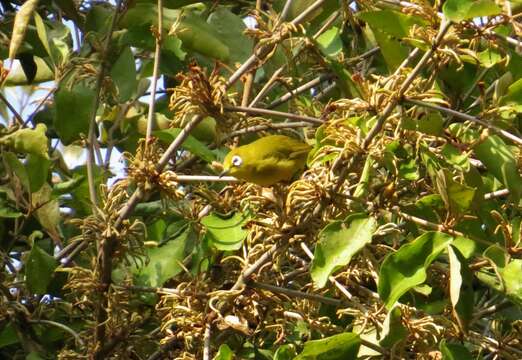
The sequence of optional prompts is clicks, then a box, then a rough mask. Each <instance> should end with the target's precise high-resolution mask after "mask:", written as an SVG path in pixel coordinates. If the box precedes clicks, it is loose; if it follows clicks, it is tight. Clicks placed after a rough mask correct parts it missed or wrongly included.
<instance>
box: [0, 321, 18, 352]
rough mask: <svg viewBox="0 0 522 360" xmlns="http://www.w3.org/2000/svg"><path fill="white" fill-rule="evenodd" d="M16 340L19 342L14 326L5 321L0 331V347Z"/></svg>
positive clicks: (14, 342)
mask: <svg viewBox="0 0 522 360" xmlns="http://www.w3.org/2000/svg"><path fill="white" fill-rule="evenodd" d="M18 342H20V340H19V339H18V335H17V334H16V330H15V328H14V327H13V325H11V323H7V325H5V327H4V328H3V329H2V331H0V349H1V348H3V347H5V346H9V345H12V344H16V343H18Z"/></svg>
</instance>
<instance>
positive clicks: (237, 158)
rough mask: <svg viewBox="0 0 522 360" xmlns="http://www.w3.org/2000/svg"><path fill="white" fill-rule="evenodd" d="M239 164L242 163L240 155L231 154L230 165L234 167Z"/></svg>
mask: <svg viewBox="0 0 522 360" xmlns="http://www.w3.org/2000/svg"><path fill="white" fill-rule="evenodd" d="M241 164H243V159H241V157H240V156H238V155H234V156H232V165H234V166H235V167H240V166H241Z"/></svg>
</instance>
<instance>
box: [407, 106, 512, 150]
mask: <svg viewBox="0 0 522 360" xmlns="http://www.w3.org/2000/svg"><path fill="white" fill-rule="evenodd" d="M405 101H407V102H409V103H410V104H413V105H417V106H421V107H424V108H428V109H432V110H437V111H440V112H444V113H446V114H449V115H452V116H454V117H458V118H460V119H463V120H468V121H471V122H474V123H477V124H480V125H482V126H484V127H486V128H488V129H491V130H493V131H495V132H496V133H498V134H500V135H502V136H503V137H505V138H506V139H509V140H511V141H513V142H515V143H517V144H519V145H522V139H521V138H519V137H518V136H516V135H513V134H511V133H510V132H508V131H506V130H504V129H501V128H499V127H498V126H495V125H491V124H488V123H487V122H485V121H484V120H481V119H479V118H477V117H475V116H471V115H468V114H465V113H462V112H459V111H456V110H452V109H448V108H445V107H443V106H439V105H435V104H430V103H427V102H424V101H418V100H413V99H408V98H406V99H405Z"/></svg>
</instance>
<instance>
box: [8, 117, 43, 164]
mask: <svg viewBox="0 0 522 360" xmlns="http://www.w3.org/2000/svg"><path fill="white" fill-rule="evenodd" d="M46 131H47V126H45V125H44V124H37V125H36V127H35V128H34V129H30V128H25V129H19V130H16V131H15V132H13V133H11V134H9V135H7V136H4V137H2V138H0V144H5V145H7V146H9V147H11V148H12V149H13V150H14V151H16V152H22V153H26V154H33V155H37V156H40V157H42V158H44V159H48V158H49V155H48V154H47V153H48V151H49V147H48V140H47V136H46V135H45V132H46Z"/></svg>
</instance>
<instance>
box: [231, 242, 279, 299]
mask: <svg viewBox="0 0 522 360" xmlns="http://www.w3.org/2000/svg"><path fill="white" fill-rule="evenodd" d="M282 243H283V242H282V241H280V242H278V243H276V244H274V245H272V246H271V247H270V249H268V250H267V251H266V252H264V253H263V255H261V256H260V257H259V259H257V261H256V262H254V263H253V264H252V265H250V266H249V267H248V268H246V269H245V270H243V271H242V272H241V274H240V275H239V277H238V279H237V280H236V283H235V284H234V286H232V288H231V289H230V291H236V290H239V289H241V288H242V287H243V285H245V281H246V280H247V279H248V278H250V276H252V274H253V273H255V272H256V271H257V270H259V268H260V267H261V266H263V265H264V264H265V263H266V262H267V261H268V260H270V259H271V258H272V256H273V255H274V254H275V253H276V252H277V250H278V249H279V247H280V246H282Z"/></svg>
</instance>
